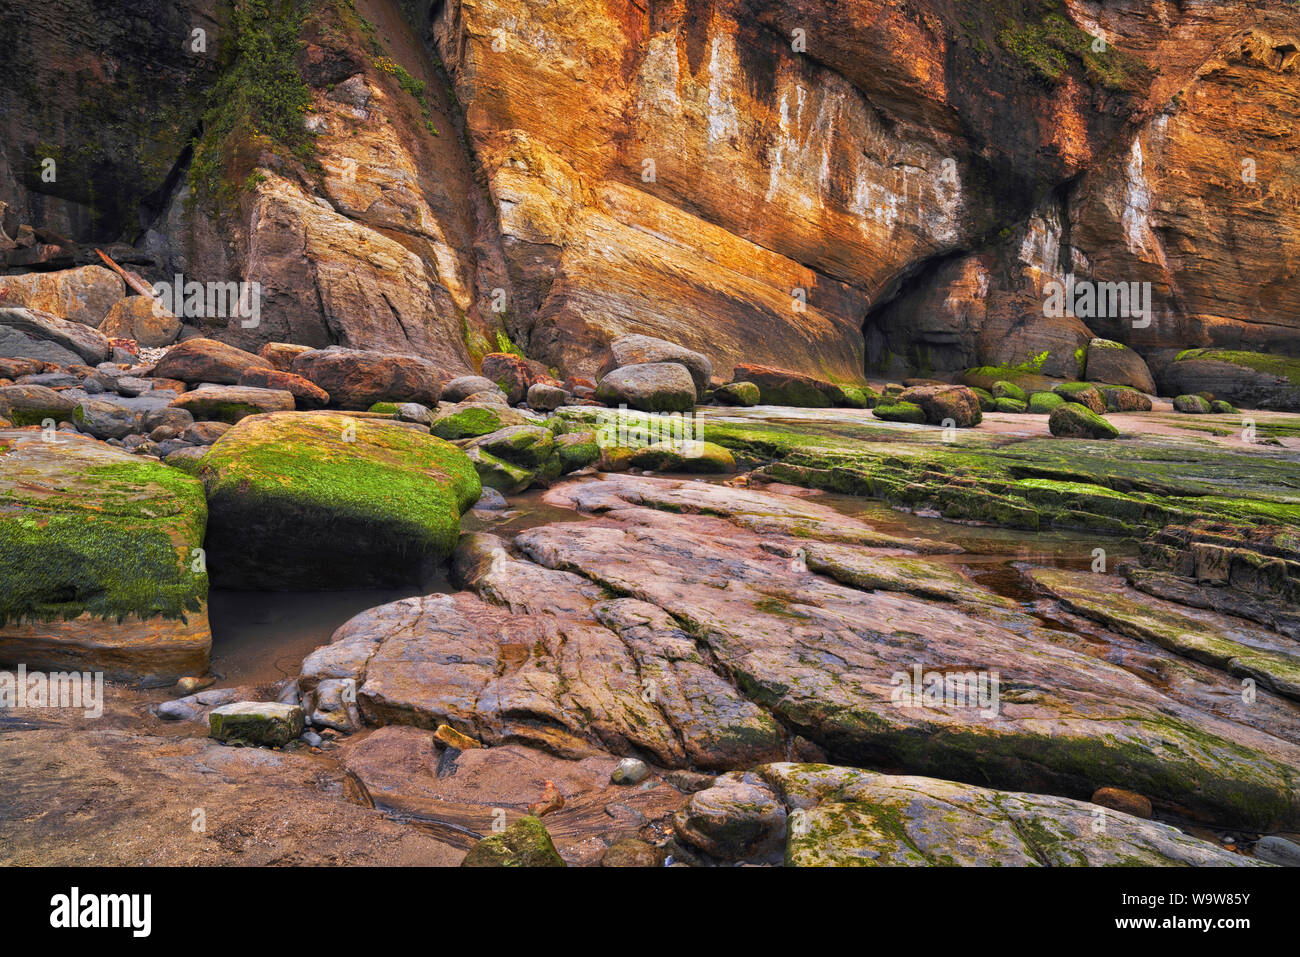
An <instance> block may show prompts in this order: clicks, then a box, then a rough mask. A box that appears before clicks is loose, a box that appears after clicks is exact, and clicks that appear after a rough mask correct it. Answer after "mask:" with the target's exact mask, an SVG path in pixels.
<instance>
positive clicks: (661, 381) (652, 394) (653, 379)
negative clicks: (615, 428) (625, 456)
mask: <svg viewBox="0 0 1300 957" xmlns="http://www.w3.org/2000/svg"><path fill="white" fill-rule="evenodd" d="M596 398H597V399H599V400H600V401H601V402H604V403H605V404H606V405H610V406H617V405H626V406H628V407H629V408H633V409H638V410H640V411H641V412H689V411H690V410H691V409H693V408H695V399H696V393H695V381H694V380H693V379H692V378H691V374H690V373H689V372H688V371H687V370H686V367H685V366H683V365H679V364H678V363H676V362H650V363H645V364H642V365H630V366H623V367H622V368H619V369H615V370H614V371H613V372H611V373H609V374H608V375H606V376H605V377H604V378H603V379H601V380H600V384H599V385H598V386H597V387H596Z"/></svg>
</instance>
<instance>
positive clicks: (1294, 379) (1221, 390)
mask: <svg viewBox="0 0 1300 957" xmlns="http://www.w3.org/2000/svg"><path fill="white" fill-rule="evenodd" d="M1160 384H1161V385H1162V386H1163V387H1164V388H1165V390H1166V394H1170V393H1172V394H1174V395H1181V394H1184V393H1192V394H1195V393H1198V392H1209V393H1212V394H1213V395H1214V397H1215V398H1218V399H1225V400H1227V401H1229V402H1233V403H1235V404H1236V405H1241V406H1245V407H1246V408H1251V409H1277V410H1279V411H1283V412H1300V358H1294V357H1290V356H1282V355H1270V354H1268V353H1263V352H1240V351H1235V350H1231V349H1188V350H1186V351H1185V352H1180V353H1179V354H1178V356H1177V358H1175V360H1174V361H1173V362H1171V363H1169V365H1168V366H1166V367H1165V369H1164V371H1163V373H1162V374H1161V377H1160Z"/></svg>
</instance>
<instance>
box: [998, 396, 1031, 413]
mask: <svg viewBox="0 0 1300 957" xmlns="http://www.w3.org/2000/svg"><path fill="white" fill-rule="evenodd" d="M1026 409H1027V406H1026V405H1025V403H1024V402H1021V401H1020V400H1019V399H1010V398H1005V397H1004V398H1001V399H998V400H997V411H998V412H1016V413H1021V412H1024V411H1026Z"/></svg>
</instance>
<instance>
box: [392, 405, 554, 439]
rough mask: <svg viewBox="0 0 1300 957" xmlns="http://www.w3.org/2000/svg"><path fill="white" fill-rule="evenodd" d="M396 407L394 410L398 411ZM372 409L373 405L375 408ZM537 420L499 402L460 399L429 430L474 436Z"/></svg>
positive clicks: (450, 435) (440, 411) (454, 436)
mask: <svg viewBox="0 0 1300 957" xmlns="http://www.w3.org/2000/svg"><path fill="white" fill-rule="evenodd" d="M397 408H398V407H397V406H396V405H394V406H393V411H394V412H396V411H397ZM372 411H373V408H372ZM534 421H535V420H534V419H533V418H531V417H529V416H527V415H525V414H524V413H523V412H520V411H518V410H517V409H512V408H510V406H508V405H502V404H499V403H496V402H461V403H458V404H456V405H443V406H442V407H441V408H439V409H438V412H437V414H436V415H435V416H434V417H433V418H432V420H431V421H430V423H429V431H430V432H431V433H433V434H434V435H436V436H438V438H440V439H447V440H449V441H455V440H457V439H475V438H478V437H479V436H480V435H490V434H491V433H493V432H499V431H501V430H502V429H505V428H509V427H511V426H515V425H528V424H530V423H532V422H534Z"/></svg>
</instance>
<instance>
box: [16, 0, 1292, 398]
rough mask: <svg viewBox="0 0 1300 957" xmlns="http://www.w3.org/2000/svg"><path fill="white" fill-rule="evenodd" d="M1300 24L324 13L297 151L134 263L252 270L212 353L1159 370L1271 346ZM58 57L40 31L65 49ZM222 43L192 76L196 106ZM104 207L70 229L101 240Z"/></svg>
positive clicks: (1024, 8)
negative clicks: (614, 342)
mask: <svg viewBox="0 0 1300 957" xmlns="http://www.w3.org/2000/svg"><path fill="white" fill-rule="evenodd" d="M14 6H16V7H17V8H19V9H20V10H21V9H22V8H32V10H33V11H34V10H35V8H36V7H37V6H38V5H36V4H35V3H33V2H31V0H21V2H18V3H17V4H15V5H14ZM55 6H58V7H60V8H65V7H66V8H69V9H70V8H72V7H74V6H76V4H75V2H74V0H59V2H58V3H56V4H55ZM353 8H354V9H353ZM349 11H351V12H349ZM33 15H34V14H33ZM202 15H203V13H202V11H201V10H200V11H199V12H197V13H196V14H195V16H198V17H200V18H201V16H202ZM166 29H171V25H168V26H167V28H166ZM159 31H160V36H158V37H154V36H146V37H141V38H139V40H140V42H141V44H142V46H143V48H146V49H151V48H152V46H154V45H158V44H162V43H163V40H164V39H168V38H167V37H166V36H163V35H162V34H165V32H166V30H164V28H163V27H159ZM1298 36H1300V12H1298V11H1297V10H1296V8H1295V7H1294V6H1292V5H1290V4H1259V3H1254V2H1249V0H1226V2H1223V3H1214V4H1210V3H1194V4H1193V3H1188V4H1167V3H1165V4H1155V5H1150V4H1135V3H1123V4H1116V3H1101V2H1098V0H1067V2H1064V3H1057V4H1025V3H1012V2H1010V0H943V2H940V0H916V2H912V3H907V4H900V3H897V2H894V0H838V2H830V0H650V2H647V0H565V2H563V3H535V2H525V0H439V2H436V3H433V4H427V5H422V6H421V7H419V9H418V10H416V9H415V8H412V7H410V6H408V5H404V4H399V3H397V2H395V0H357V2H356V3H355V4H354V5H352V6H351V7H348V8H343V7H339V8H337V9H335V8H334V7H332V6H328V5H322V6H320V7H319V9H314V12H313V14H312V16H311V17H310V18H309V19H308V21H307V25H306V26H305V27H304V34H303V38H304V49H303V51H302V53H301V55H300V56H299V58H298V64H299V68H300V72H301V74H302V77H303V79H304V80H305V82H306V83H308V84H309V86H310V100H311V102H310V106H309V108H308V110H307V112H306V114H305V116H304V122H305V124H306V126H307V128H308V129H309V130H311V131H312V132H313V134H314V137H315V139H314V145H315V158H314V160H313V161H312V163H310V164H303V163H299V162H298V161H297V160H295V159H293V158H291V157H286V156H278V155H275V153H274V150H270V149H267V148H265V147H263V146H258V147H256V148H252V149H250V150H249V151H248V153H249V156H247V157H244V158H243V161H245V162H246V163H247V164H248V169H247V170H241V172H240V181H241V183H243V184H244V185H243V189H242V191H241V192H240V196H239V198H238V201H237V204H236V206H235V208H233V209H227V210H226V211H225V216H224V218H223V219H221V220H220V221H219V223H217V224H216V225H214V223H213V222H211V221H208V220H207V219H205V218H204V217H202V216H195V215H194V214H193V213H192V212H187V211H186V209H187V208H186V207H185V205H184V202H183V200H184V199H185V196H184V192H185V191H184V190H179V189H178V190H176V191H175V192H174V193H173V194H172V195H171V196H170V197H165V198H163V199H160V198H159V196H158V194H157V189H156V188H155V189H154V193H152V194H150V196H149V197H148V202H147V203H146V204H145V205H146V207H147V211H152V210H155V209H159V211H158V212H157V213H156V215H155V218H154V221H153V222H152V224H151V227H150V229H151V231H150V232H149V233H148V239H147V242H145V243H143V244H141V243H138V244H137V245H138V246H139V245H144V246H145V247H147V248H149V249H151V250H156V251H157V257H158V263H157V266H158V268H157V270H156V272H157V273H158V275H157V276H154V275H150V276H149V278H150V279H151V280H152V279H156V278H170V276H171V275H172V274H173V273H174V272H179V271H184V272H185V273H186V274H187V276H188V277H191V278H197V279H199V280H201V281H209V280H228V279H230V278H232V275H233V276H237V277H238V278H241V279H244V280H246V281H249V282H258V283H260V285H261V288H262V290H263V304H262V314H261V321H260V322H259V323H258V324H256V325H255V326H253V327H248V326H245V325H243V324H241V323H231V324H230V325H229V326H228V327H222V328H208V329H205V332H206V333H207V334H209V335H213V336H216V337H219V338H222V339H225V340H228V341H230V342H231V343H233V344H235V345H238V346H239V347H241V348H243V349H247V350H250V351H255V350H256V349H257V348H258V347H260V346H261V345H263V344H265V343H268V342H273V341H280V342H288V343H301V344H304V345H310V346H313V347H323V346H326V345H331V344H334V345H342V346H345V347H348V348H353V349H366V350H379V351H387V352H392V353H398V354H403V355H416V356H421V357H424V358H427V359H429V360H431V361H433V362H434V363H435V364H436V365H437V366H438V367H439V368H442V369H444V370H446V371H447V373H448V374H459V373H466V372H470V371H475V370H477V369H478V368H479V365H480V363H481V361H482V358H483V357H484V356H485V355H487V354H490V353H494V352H498V351H501V350H506V351H509V346H508V345H507V343H506V340H508V342H509V344H511V345H513V346H517V347H519V348H520V349H522V350H523V352H524V353H525V354H526V355H527V356H528V357H529V358H530V359H533V360H538V361H540V362H541V363H542V364H543V365H544V366H546V367H547V368H555V369H556V370H558V372H560V373H561V375H562V376H585V377H593V376H594V374H595V373H596V371H597V369H598V367H599V364H600V359H601V356H602V355H603V353H604V349H605V347H606V345H607V343H608V342H609V341H610V340H611V339H613V338H615V337H617V336H619V335H623V334H628V333H640V334H645V335H650V336H655V337H659V338H663V339H668V340H671V341H673V342H676V343H679V344H681V345H682V346H685V347H687V348H689V349H692V350H695V351H699V352H702V353H704V354H705V355H707V356H708V357H709V358H710V359H711V360H712V362H713V365H714V369H715V372H716V374H717V375H718V376H719V377H720V378H723V379H725V378H727V377H728V376H729V375H730V373H731V372H732V370H733V369H734V367H735V366H736V365H737V364H742V363H755V364H760V365H771V366H777V367H780V368H784V369H788V370H791V371H794V372H800V373H805V374H809V375H815V376H819V377H823V378H831V379H833V380H835V381H852V380H854V379H858V378H860V377H861V376H862V374H863V372H864V369H873V370H878V371H887V372H888V373H889V374H891V375H897V376H900V377H901V376H905V375H917V374H920V375H923V376H924V375H930V374H932V373H936V374H937V373H940V372H945V371H956V370H959V369H965V368H968V367H970V366H973V365H979V364H991V363H1004V362H1024V361H1026V359H1027V358H1028V357H1035V356H1040V355H1042V354H1043V353H1047V355H1046V358H1045V359H1043V362H1042V365H1041V368H1040V371H1042V372H1043V373H1045V374H1050V375H1059V376H1074V375H1076V374H1077V371H1078V370H1077V365H1078V359H1077V356H1076V354H1077V353H1078V351H1079V350H1080V349H1081V348H1085V349H1086V346H1087V344H1088V342H1090V341H1091V340H1092V339H1093V338H1097V337H1101V338H1106V339H1111V340H1115V341H1119V342H1123V343H1126V344H1128V345H1129V346H1131V347H1133V348H1134V349H1136V350H1138V351H1139V352H1140V353H1141V354H1142V355H1143V357H1144V358H1145V359H1146V360H1147V361H1148V362H1149V363H1150V364H1151V365H1152V368H1153V370H1156V371H1158V368H1159V366H1160V364H1161V363H1162V362H1165V361H1167V359H1168V358H1170V357H1171V356H1172V355H1173V354H1174V353H1176V352H1177V351H1178V350H1180V349H1183V348H1187V347H1191V346H1201V345H1214V346H1224V347H1231V348H1237V349H1247V350H1256V351H1264V352H1284V353H1291V354H1295V353H1300V320H1298V319H1297V316H1300V302H1298V301H1297V297H1300V292H1297V289H1298V288H1300V287H1297V286H1296V284H1295V283H1294V281H1292V278H1293V277H1294V275H1295V273H1296V271H1297V268H1298V267H1300V263H1298V260H1300V249H1298V248H1297V245H1298V244H1300V181H1297V178H1296V176H1295V171H1294V167H1295V164H1294V162H1293V160H1294V157H1295V155H1296V154H1297V147H1298V146H1300V143H1298V142H1297V137H1300V133H1298V132H1297V129H1298V127H1300V123H1298V122H1297V121H1298V120H1300V52H1298V50H1300V41H1298V40H1297V37H1298ZM77 44H78V41H77V40H76V39H75V38H67V37H65V38H64V39H62V40H60V41H59V42H58V43H54V42H53V41H50V42H48V43H46V44H45V46H46V47H47V48H48V49H49V50H50V51H51V55H52V56H53V55H54V53H57V55H58V58H59V61H60V62H62V63H65V64H66V63H68V62H73V61H76V59H77V56H78V55H79V54H78V52H77V51H78V49H79V48H78V46H77ZM215 59H216V58H214V57H207V58H196V59H195V60H194V62H193V64H191V65H190V67H189V69H192V70H193V71H194V83H193V85H194V87H195V88H199V87H202V86H203V85H204V84H205V83H207V82H208V81H210V79H211V76H210V74H211V71H212V69H213V67H212V64H213V62H215ZM50 68H51V69H53V67H52V66H51V67H50ZM11 69H12V68H11ZM83 72H84V71H83ZM79 75H81V74H79ZM81 82H83V84H86V85H87V88H88V89H89V88H94V87H95V84H96V83H98V84H102V86H103V88H104V89H111V88H112V84H113V80H112V78H111V77H108V76H103V77H99V78H98V79H96V78H95V77H93V76H91V75H90V74H85V75H84V76H82V80H81ZM115 108H116V107H114V109H115ZM109 114H110V115H113V114H112V110H109ZM7 122H8V124H9V125H8V129H10V130H11V131H12V133H13V139H14V141H15V142H16V143H20V144H28V146H30V145H31V144H33V143H35V142H37V141H38V140H39V139H40V138H41V137H43V138H44V140H45V141H48V142H54V143H58V142H63V141H65V140H67V141H68V142H69V143H70V144H71V143H72V141H71V140H70V139H69V137H70V136H71V134H69V133H68V131H67V130H66V129H62V128H60V129H56V128H50V129H48V130H46V129H43V128H42V127H41V124H42V122H43V121H42V120H41V118H40V117H38V116H28V115H27V114H26V113H25V112H23V109H22V108H19V109H17V110H15V111H11V119H9V120H8V121H7ZM192 127H193V124H192V123H191V124H189V126H187V127H186V128H187V129H189V128H192ZM37 134H41V136H38V135H37ZM164 139H165V138H164ZM79 142H80V139H78V140H77V143H79ZM72 145H75V144H72ZM32 148H34V147H32ZM3 150H4V147H3V146H0V181H3V176H4V175H5V173H6V169H7V167H6V162H7V163H8V167H14V159H13V157H12V156H7V154H5V153H4V152H3ZM249 157H251V159H250V158H249ZM176 158H177V157H172V161H174V160H175V159H176ZM121 165H123V164H122V163H120V162H119V163H118V164H117V166H119V167H120V166H121ZM128 165H129V164H128ZM147 165H149V166H150V168H151V169H152V168H154V167H156V166H158V165H159V163H157V162H151V163H150V164H147ZM74 172H75V171H74ZM81 173H82V174H83V176H84V178H85V180H86V181H87V182H92V183H93V181H94V175H95V174H94V173H93V172H92V171H89V170H84V171H81ZM245 174H248V175H245ZM20 179H21V183H22V190H21V194H20V196H19V199H20V202H19V203H18V205H17V206H15V209H19V210H20V211H21V215H22V216H24V217H27V218H29V219H33V220H39V219H40V216H41V209H42V206H41V202H40V201H39V199H40V196H42V195H45V194H49V195H51V196H61V197H62V199H61V200H60V202H62V203H64V205H62V206H60V205H58V204H57V203H56V204H52V205H51V206H50V207H49V208H50V210H51V211H52V212H51V213H50V217H49V219H50V221H49V222H48V223H44V224H43V223H41V222H39V221H38V222H33V224H32V225H34V226H36V227H40V226H42V225H46V226H49V225H54V226H59V227H62V228H65V229H69V230H72V231H74V232H75V231H76V230H75V228H74V227H75V226H76V220H77V218H78V216H80V215H81V214H78V215H77V216H72V215H70V214H68V212H67V209H68V207H67V206H66V202H67V201H70V199H69V196H68V195H64V194H66V193H67V191H68V189H69V187H66V186H65V187H57V188H56V187H54V186H48V187H47V186H42V185H41V184H40V183H39V182H38V181H37V180H36V179H35V178H34V177H33V175H32V174H31V173H30V171H29V172H27V173H25V174H23V176H22V177H20ZM245 180H246V182H245ZM149 182H152V180H150V181H149ZM94 185H95V186H96V192H97V194H99V195H106V193H105V190H106V189H107V188H108V184H106V183H104V184H98V183H95V184H94ZM123 189H125V187H120V186H119V187H117V190H118V192H119V193H121V192H122V190H123ZM43 191H44V192H43ZM139 199H141V198H139V197H137V198H136V200H139ZM117 200H120V202H119V203H118V205H120V206H122V207H123V208H126V207H128V206H131V204H132V202H134V201H135V200H131V199H130V198H129V197H122V196H118V197H117ZM56 208H57V210H58V215H55V214H54V212H53V211H54V210H55V209H56ZM97 215H98V219H97V220H96V224H97V226H96V232H95V235H94V237H90V236H83V235H80V234H78V235H76V236H74V238H75V239H77V240H79V241H85V240H86V239H89V238H95V239H97V240H98V239H100V238H101V237H103V236H105V235H106V234H111V233H112V228H111V227H112V226H113V222H114V221H113V220H112V216H111V215H109V213H108V212H105V211H102V210H101V211H98V212H97ZM0 218H3V225H4V227H5V229H6V230H8V233H6V234H5V236H4V237H0V246H3V245H4V243H5V242H7V236H8V235H10V234H13V230H14V228H15V226H16V224H15V223H14V222H13V221H12V220H13V216H12V215H10V216H8V217H0ZM83 218H84V217H83ZM116 222H117V229H118V231H119V232H120V233H121V235H123V236H133V235H135V230H136V229H137V227H138V223H132V222H128V217H126V216H125V214H123V215H122V216H121V217H119V221H116ZM145 272H148V270H145ZM1069 281H1084V282H1097V283H1104V282H1116V283H1118V282H1124V283H1139V284H1141V283H1150V284H1151V290H1150V292H1151V297H1150V320H1151V321H1150V322H1142V323H1134V322H1132V321H1130V320H1131V318H1132V317H1130V316H1115V315H1097V314H1086V313H1084V312H1079V313H1077V314H1076V313H1074V312H1072V311H1070V310H1066V311H1065V312H1064V313H1063V314H1060V315H1051V314H1045V312H1044V303H1045V300H1046V299H1047V297H1048V296H1049V294H1050V290H1051V289H1052V288H1053V285H1054V284H1057V283H1066V282H1069Z"/></svg>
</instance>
